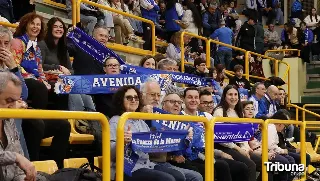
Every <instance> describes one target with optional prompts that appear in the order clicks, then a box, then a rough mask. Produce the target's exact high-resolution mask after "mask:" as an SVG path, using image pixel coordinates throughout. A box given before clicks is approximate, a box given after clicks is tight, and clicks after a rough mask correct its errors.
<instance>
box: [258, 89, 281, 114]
mask: <svg viewBox="0 0 320 181" xmlns="http://www.w3.org/2000/svg"><path fill="white" fill-rule="evenodd" d="M278 93H279V89H278V88H277V87H276V86H274V85H271V86H269V87H268V89H267V93H266V94H265V95H264V97H262V98H261V101H260V104H259V107H258V113H257V115H256V118H262V119H267V118H270V117H272V116H273V114H274V113H276V112H277V105H276V100H277V97H278Z"/></svg>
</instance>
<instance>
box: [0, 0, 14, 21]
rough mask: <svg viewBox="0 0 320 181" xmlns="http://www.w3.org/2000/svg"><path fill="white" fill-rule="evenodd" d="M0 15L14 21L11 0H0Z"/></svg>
mask: <svg viewBox="0 0 320 181" xmlns="http://www.w3.org/2000/svg"><path fill="white" fill-rule="evenodd" d="M0 16H2V17H4V18H6V19H7V20H8V21H9V22H10V23H15V22H16V20H15V18H14V15H13V6H12V2H11V0H0Z"/></svg>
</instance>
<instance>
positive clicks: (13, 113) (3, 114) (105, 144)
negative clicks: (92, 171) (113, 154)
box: [0, 109, 111, 181]
mask: <svg viewBox="0 0 320 181" xmlns="http://www.w3.org/2000/svg"><path fill="white" fill-rule="evenodd" d="M0 118H2V119H5V118H13V119H42V120H44V121H46V120H48V119H54V120H55V119H64V120H66V119H81V120H91V121H99V122H100V123H101V127H102V155H103V157H104V158H103V160H102V165H103V168H111V167H110V127H109V122H108V119H107V118H106V117H105V116H104V115H103V114H101V113H97V112H78V111H49V110H31V109H28V110H22V109H0ZM102 177H103V181H110V169H105V170H103V173H102Z"/></svg>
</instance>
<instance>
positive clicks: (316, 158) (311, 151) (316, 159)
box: [298, 142, 320, 162]
mask: <svg viewBox="0 0 320 181" xmlns="http://www.w3.org/2000/svg"><path fill="white" fill-rule="evenodd" d="M298 146H300V142H298ZM306 151H307V153H308V154H309V155H310V158H311V162H319V161H320V155H319V154H318V153H316V152H315V151H314V149H313V147H312V145H311V142H306Z"/></svg>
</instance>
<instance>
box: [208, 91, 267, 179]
mask: <svg viewBox="0 0 320 181" xmlns="http://www.w3.org/2000/svg"><path fill="white" fill-rule="evenodd" d="M213 116H214V117H232V118H243V109H242V105H241V102H240V94H239V91H238V88H237V87H236V86H235V85H227V86H226V87H225V88H224V90H223V94H222V98H221V102H220V104H219V105H218V106H217V107H216V108H215V110H214V111H213ZM214 146H215V148H216V149H219V150H221V151H223V152H225V153H227V154H229V155H231V156H232V158H233V159H234V160H236V161H239V162H242V163H244V164H245V165H246V166H247V168H248V175H249V179H248V180H249V181H256V171H257V170H258V171H261V164H260V165H256V163H258V162H259V161H258V159H259V158H257V157H255V155H253V154H252V153H251V152H250V151H251V150H245V149H242V148H241V147H239V146H238V145H237V144H235V143H234V142H228V143H220V144H215V145H214ZM260 163H261V162H260Z"/></svg>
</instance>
